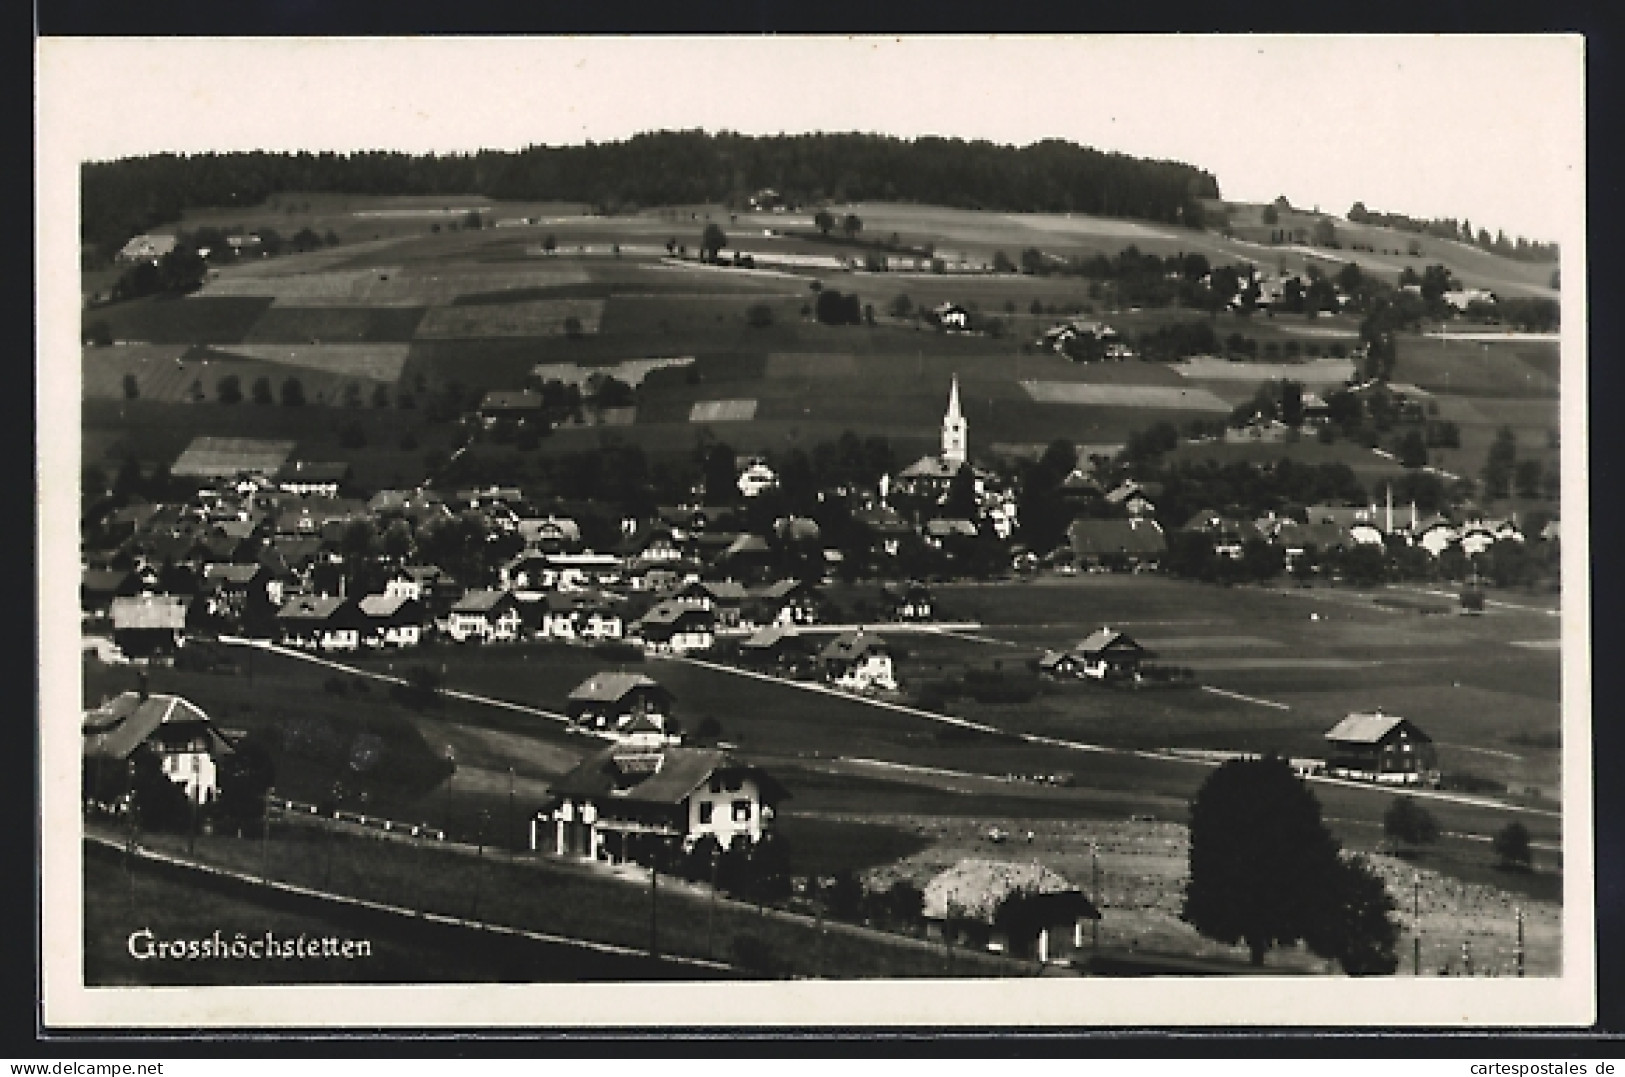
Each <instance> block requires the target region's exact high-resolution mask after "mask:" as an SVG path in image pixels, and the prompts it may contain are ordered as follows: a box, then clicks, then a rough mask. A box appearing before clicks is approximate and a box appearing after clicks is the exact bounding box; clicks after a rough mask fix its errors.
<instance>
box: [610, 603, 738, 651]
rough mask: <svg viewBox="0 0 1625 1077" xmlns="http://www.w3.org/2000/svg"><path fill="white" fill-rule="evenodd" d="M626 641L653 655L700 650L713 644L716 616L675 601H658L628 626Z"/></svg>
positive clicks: (690, 604) (705, 610)
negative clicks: (641, 646)
mask: <svg viewBox="0 0 1625 1077" xmlns="http://www.w3.org/2000/svg"><path fill="white" fill-rule="evenodd" d="M627 636H628V638H630V639H632V640H633V641H635V642H638V643H641V644H642V645H643V647H644V649H645V650H648V651H650V652H651V653H654V654H686V653H688V652H690V651H703V650H707V649H709V648H710V647H711V645H712V644H713V643H715V642H716V614H715V613H714V612H713V611H711V610H708V609H705V608H703V607H701V606H696V605H693V604H692V603H686V602H681V601H678V600H676V599H670V598H667V599H662V600H661V601H660V602H657V603H655V605H653V606H652V607H650V608H649V611H648V612H647V613H645V614H644V615H643V616H642V617H640V618H638V619H637V620H636V621H634V622H633V623H632V626H631V628H629V629H628V630H627Z"/></svg>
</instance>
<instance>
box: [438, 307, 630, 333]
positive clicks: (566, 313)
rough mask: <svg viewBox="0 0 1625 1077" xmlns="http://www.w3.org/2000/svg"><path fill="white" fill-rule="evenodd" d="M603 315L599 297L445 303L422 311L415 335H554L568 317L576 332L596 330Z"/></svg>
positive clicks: (561, 329) (561, 331) (562, 330)
mask: <svg viewBox="0 0 1625 1077" xmlns="http://www.w3.org/2000/svg"><path fill="white" fill-rule="evenodd" d="M603 317H604V301H603V300H602V299H527V300H523V301H520V302H517V303H474V304H468V305H461V306H444V307H435V308H433V309H432V310H430V311H429V312H428V313H427V314H426V315H424V317H423V320H422V321H421V322H419V323H418V330H417V336H418V339H420V340H446V339H455V338H459V337H538V336H557V335H560V334H563V333H565V332H566V331H567V325H568V323H569V322H570V320H571V319H575V323H576V331H577V332H581V333H596V332H598V329H599V326H600V324H601V323H602V322H603Z"/></svg>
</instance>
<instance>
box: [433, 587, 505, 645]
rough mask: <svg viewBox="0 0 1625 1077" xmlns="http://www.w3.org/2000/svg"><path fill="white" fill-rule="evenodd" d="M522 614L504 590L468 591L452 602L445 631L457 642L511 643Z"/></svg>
mask: <svg viewBox="0 0 1625 1077" xmlns="http://www.w3.org/2000/svg"><path fill="white" fill-rule="evenodd" d="M523 623H524V618H523V617H522V616H521V615H520V612H519V600H518V599H517V598H515V597H514V596H513V595H512V594H511V593H510V592H508V591H492V590H479V591H469V592H468V593H467V594H465V595H463V597H462V598H459V599H458V600H457V601H456V602H454V603H453V604H452V607H451V612H450V613H449V614H448V615H447V618H446V635H447V636H449V637H451V639H452V640H454V641H456V642H457V643H467V642H469V641H470V640H473V641H476V642H479V643H511V642H513V641H514V640H517V639H519V638H520V634H521V632H520V630H521V626H522V625H523Z"/></svg>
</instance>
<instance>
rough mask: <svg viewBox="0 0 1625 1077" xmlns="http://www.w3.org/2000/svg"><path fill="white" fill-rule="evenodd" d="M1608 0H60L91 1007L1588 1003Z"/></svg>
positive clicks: (1437, 1014) (1588, 1009)
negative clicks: (1351, 9) (732, 17)
mask: <svg viewBox="0 0 1625 1077" xmlns="http://www.w3.org/2000/svg"><path fill="white" fill-rule="evenodd" d="M1584 62H1585V50H1584V42H1583V40H1582V39H1581V38H1579V37H1577V36H1561V35H1529V36H1498V37H1488V36H1486V37H1478V36H1448V35H1446V36H1427V37H1420V36H1418V37H1411V36H1393V37H1384V36H1247V35H1235V36H1211V37H1203V36H1177V35H1165V36H1100V37H1091V36H1020V35H1011V36H999V35H994V36H988V37H960V36H942V37H911V36H904V37H884V38H878V37H877V38H866V37H816V36H815V37H799V38H791V37H785V38H767V37H762V38H647V37H635V36H634V37H624V38H522V37H512V38H479V37H469V38H460V39H454V38H440V39H435V38H375V39H359V38H357V39H340V38H330V39H321V38H309V39H262V38H218V39H209V38H141V39H136V38H102V39H92V38H75V39H70V38H45V39H42V40H41V41H40V42H39V43H38V46H37V63H38V78H39V85H38V94H39V97H38V123H39V128H38V149H39V191H40V195H39V199H40V200H39V207H38V216H37V229H38V241H39V252H40V253H39V265H40V285H39V293H38V319H39V338H38V339H39V351H38V354H37V356H36V373H37V378H38V383H39V407H40V423H39V460H40V471H39V488H38V491H37V497H38V507H39V527H40V531H39V538H38V542H39V552H40V561H39V564H40V570H39V589H38V599H39V609H38V611H37V615H38V625H39V633H40V648H41V667H40V678H41V679H40V706H41V710H40V714H39V724H40V743H41V751H42V757H41V760H42V766H43V771H42V776H43V779H44V780H43V782H42V794H41V795H42V802H41V805H40V810H41V813H42V817H41V821H42V835H43V837H42V841H43V848H42V851H41V861H40V870H41V874H42V878H43V885H44V888H45V895H46V896H45V901H44V906H43V909H42V925H41V926H42V930H43V954H42V959H43V962H44V988H43V994H42V1003H43V1005H44V1015H45V1020H46V1021H47V1022H48V1023H51V1024H57V1025H60V1026H62V1027H84V1028H95V1027H101V1026H120V1027H138V1028H165V1027H187V1028H207V1027H211V1026H232V1027H258V1026H266V1027H277V1026H289V1025H297V1026H302V1027H314V1026H321V1027H327V1026H331V1027H337V1028H343V1027H351V1026H353V1027H362V1026H365V1027H372V1028H377V1027H392V1026H416V1027H459V1026H479V1027H512V1028H550V1027H551V1028H560V1027H564V1028H568V1027H608V1026H613V1027H626V1026H637V1027H652V1028H659V1027H663V1026H676V1025H681V1026H688V1027H694V1026H751V1027H779V1026H784V1027H790V1026H798V1025H820V1026H829V1025H841V1026H856V1027H864V1026H875V1027H881V1026H902V1025H907V1026H911V1027H914V1026H929V1027H952V1026H960V1025H974V1026H978V1027H1009V1026H1015V1027H1020V1026H1045V1027H1073V1028H1086V1027H1090V1026H1106V1025H1109V1026H1113V1027H1140V1026H1146V1027H1152V1026H1184V1027H1190V1026H1204V1027H1205V1026H1236V1025H1246V1026H1258V1025H1316V1026H1381V1027H1386V1028H1399V1027H1405V1026H1408V1025H1427V1026H1445V1027H1459V1028H1473V1027H1479V1026H1484V1025H1496V1024H1514V1025H1519V1026H1524V1027H1543V1026H1565V1025H1567V1026H1578V1025H1585V1024H1588V1023H1590V1022H1591V1021H1592V1020H1593V1018H1594V1015H1595V1012H1596V1009H1595V1006H1596V1003H1595V997H1594V990H1595V988H1594V984H1595V976H1596V969H1595V959H1594V951H1593V947H1594V930H1595V925H1594V907H1593V901H1594V897H1593V879H1594V867H1593V859H1592V857H1593V853H1592V844H1591V833H1592V818H1591V792H1592V788H1591V782H1592V765H1591V696H1590V688H1589V677H1590V664H1591V658H1590V641H1589V635H1588V627H1587V626H1588V622H1589V617H1590V610H1589V600H1588V595H1587V585H1588V578H1589V572H1590V568H1589V560H1590V552H1589V549H1588V533H1587V519H1588V517H1587V508H1588V506H1587V499H1586V498H1587V495H1586V474H1585V468H1586V452H1587V448H1586V439H1587V430H1586V414H1587V413H1586V399H1585V370H1586V352H1585V347H1586V342H1585V317H1586V307H1585V303H1586V293H1585V285H1586V281H1585V238H1586V235H1585V217H1584V207H1585V185H1584V175H1585V141H1584V95H1583V85H1584Z"/></svg>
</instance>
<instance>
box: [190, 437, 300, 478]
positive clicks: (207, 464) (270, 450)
mask: <svg viewBox="0 0 1625 1077" xmlns="http://www.w3.org/2000/svg"><path fill="white" fill-rule="evenodd" d="M293 446H294V443H293V442H291V441H264V440H261V439H257V438H211V437H196V438H193V439H192V442H191V444H189V445H187V446H186V449H185V450H184V451H183V452H182V453H181V454H180V456H178V457H176V458H175V463H174V464H173V465H171V466H170V469H169V473H170V474H171V475H173V476H175V477H176V478H178V479H235V478H241V477H257V478H266V479H269V478H270V477H271V476H273V475H275V474H276V473H277V472H279V471H281V470H282V465H283V464H285V463H287V462H288V457H289V456H291V455H293Z"/></svg>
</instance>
